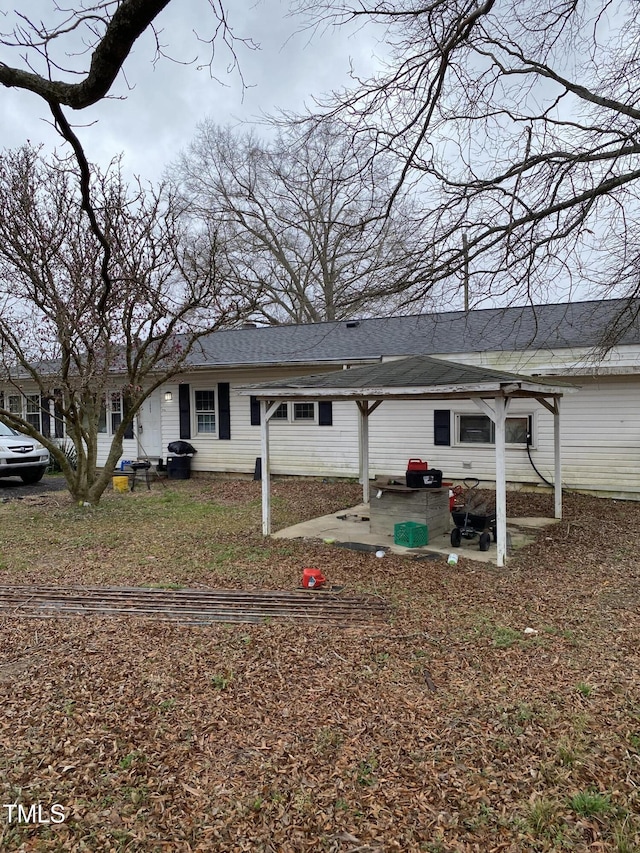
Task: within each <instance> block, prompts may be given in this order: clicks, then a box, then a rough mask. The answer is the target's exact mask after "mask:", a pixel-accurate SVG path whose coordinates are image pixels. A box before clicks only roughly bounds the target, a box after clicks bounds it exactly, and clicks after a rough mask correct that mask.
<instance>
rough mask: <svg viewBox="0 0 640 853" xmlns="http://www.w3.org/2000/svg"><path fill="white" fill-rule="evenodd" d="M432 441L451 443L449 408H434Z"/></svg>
mask: <svg viewBox="0 0 640 853" xmlns="http://www.w3.org/2000/svg"><path fill="white" fill-rule="evenodd" d="M433 443H434V444H436V445H449V444H451V412H450V411H449V409H436V410H435V411H434V413H433Z"/></svg>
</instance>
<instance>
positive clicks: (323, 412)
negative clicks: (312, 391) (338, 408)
mask: <svg viewBox="0 0 640 853" xmlns="http://www.w3.org/2000/svg"><path fill="white" fill-rule="evenodd" d="M318 426H333V403H332V402H331V400H323V402H322V403H318Z"/></svg>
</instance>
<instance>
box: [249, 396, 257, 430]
mask: <svg viewBox="0 0 640 853" xmlns="http://www.w3.org/2000/svg"><path fill="white" fill-rule="evenodd" d="M249 410H250V413H251V426H260V400H258V398H257V397H254V396H253V395H252V396H251V397H249Z"/></svg>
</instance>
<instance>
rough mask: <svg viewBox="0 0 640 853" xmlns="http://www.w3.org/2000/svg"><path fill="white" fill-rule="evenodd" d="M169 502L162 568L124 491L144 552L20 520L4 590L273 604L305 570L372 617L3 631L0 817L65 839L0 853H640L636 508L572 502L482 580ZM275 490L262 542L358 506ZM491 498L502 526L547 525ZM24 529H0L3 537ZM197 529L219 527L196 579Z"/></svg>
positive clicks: (204, 498)
mask: <svg viewBox="0 0 640 853" xmlns="http://www.w3.org/2000/svg"><path fill="white" fill-rule="evenodd" d="M180 488H181V489H183V499H184V500H186V498H187V497H189V500H191V501H192V502H193V506H194V512H193V524H192V528H191V529H186V530H182V531H180V532H179V533H178V532H176V538H177V539H178V546H179V547H181V548H183V549H185V550H184V552H183V558H182V560H181V561H180V563H179V564H178V561H177V560H176V559H175V554H176V553H177V551H173V550H172V548H173V546H174V544H175V543H172V544H170V545H168V546H167V548H166V553H165V555H164V557H163V555H162V553H161V552H160V550H156V547H155V542H156V540H155V534H154V533H153V531H152V529H151V525H152V524H154V525H162V524H163V523H164V522H163V516H162V513H161V512H160V509H159V506H160V505H159V504H157V503H153V501H154V500H156V499H157V494H154V493H151V494H148V493H145V492H140V493H139V494H138V493H136V494H135V495H134V496H126V497H127V498H129V497H132V498H133V500H132V501H130V502H129V503H128V504H127V512H128V513H129V516H130V517H133V516H134V513H141V514H140V515H139V516H136V518H137V523H138V524H142V523H143V521H144V519H145V518H146V519H147V521H146V522H145V523H147V524H148V525H150V526H149V529H148V531H147V532H148V535H147V536H146V537H145V546H149V547H145V548H143V549H141V550H134V552H133V553H132V552H131V551H126V550H123V548H122V546H121V545H120V544H119V543H118V542H117V541H116V542H113V541H112V540H108V539H102V538H101V535H100V530H99V524H100V516H99V515H96V517H95V519H94V524H95V528H94V531H95V532H94V539H93V540H92V544H91V543H90V542H89V540H87V539H85V538H83V537H84V536H85V533H84V532H83V531H84V529H85V528H84V526H83V525H84V524H85V522H84V521H83V520H76V521H74V520H73V518H75V516H72V515H67V516H65V515H64V513H65V512H68V511H67V510H65V509H64V508H59V509H56V510H55V512H56V513H58V515H57V516H55V518H54V520H57V527H56V528H55V531H54V530H53V528H50V527H47V526H46V525H48V524H49V523H50V519H49V517H48V516H43V517H41V519H40V520H36V521H34V522H33V524H36V525H38V524H42V525H45V527H43V529H42V530H43V532H42V538H43V544H42V547H41V549H40V550H36V551H35V552H34V553H33V554H32V565H33V568H31V569H29V568H25V566H26V563H21V564H20V563H19V562H17V561H18V557H19V555H20V551H19V548H20V544H19V542H17V541H16V540H13V541H14V543H15V547H16V550H15V552H14V553H15V554H16V555H17V556H15V557H14V558H12V556H11V553H9V552H7V551H6V550H5V551H4V552H3V553H2V555H1V556H2V559H3V560H4V562H5V564H6V567H5V569H4V571H3V572H2V574H3V578H2V580H3V582H10V581H13V582H15V583H18V582H19V583H24V582H25V573H26V574H27V575H28V576H29V577H31V578H32V579H34V580H35V579H37V580H38V582H41V583H52V582H56V581H55V578H58V581H57V582H59V583H71V582H75V583H90V582H91V583H93V582H96V575H99V576H100V577H102V578H104V582H106V581H107V580H108V581H110V582H117V583H124V582H127V583H131V584H140V583H145V582H146V583H153V582H154V581H163V582H171V581H172V579H175V580H176V581H177V582H184V580H185V578H187V579H190V580H193V581H196V582H198V583H201V584H202V585H211V586H220V587H226V586H229V585H231V584H235V585H236V586H238V587H241V586H242V587H245V588H255V587H257V586H260V585H263V586H265V587H268V588H280V589H290V588H292V587H293V586H295V585H297V583H298V582H299V575H300V569H301V567H302V566H303V565H318V566H320V567H322V569H323V571H324V572H325V574H327V576H328V577H329V578H330V580H331V581H332V582H333V583H336V584H341V585H344V586H345V588H346V589H347V590H349V591H354V592H369V593H375V594H378V595H382V596H384V597H385V598H387V599H388V600H389V601H390V602H391V603H392V605H393V614H392V617H391V619H390V621H389V622H388V623H382V624H380V623H375V624H372V625H368V626H367V625H364V626H363V625H358V626H357V627H356V626H354V627H351V628H346V629H345V628H340V627H336V626H332V625H320V626H311V625H306V624H300V623H293V622H287V621H278V620H274V621H273V622H271V623H269V624H261V625H235V626H228V625H224V624H217V625H211V626H206V627H186V626H180V625H176V624H170V623H160V622H154V621H151V620H145V619H123V618H106V617H95V618H75V619H67V620H62V619H61V620H55V619H54V620H38V619H23V618H20V617H19V616H17V615H14V616H7V617H5V618H3V619H2V620H0V630H1V631H2V640H3V642H2V644H1V646H0V689H1V690H2V697H3V698H2V709H3V711H2V715H1V716H0V737H1V740H2V745H3V750H2V754H1V756H0V794H1V797H2V799H1V800H0V804H9V803H14V802H18V803H22V804H24V806H25V807H26V806H28V805H29V804H33V803H40V804H42V806H43V809H44V810H45V811H44V812H43V816H44V817H46V814H47V813H48V811H49V812H50V810H51V807H52V806H53V804H56V803H57V804H60V805H61V806H63V807H64V810H65V818H66V819H65V820H64V822H62V823H48V824H46V823H39V824H34V823H30V824H26V823H23V824H18V823H17V822H15V821H14V822H8V820H7V819H6V818H7V811H6V809H3V813H2V814H0V847H1V849H2V850H3V851H4V850H7V851H10V850H15V851H18V850H24V851H48V850H51V851H78V850H80V851H82V850H85V851H111V850H113V851H202V853H205V851H225V853H226V851H234V853H235V851H251V853H254V852H255V851H265V852H266V851H273V853H290V852H291V853H294V851H296V853H297V851H309V853H315V851H335V853H346V851H351V853H356V851H361V853H365V851H366V853H382V851H384V852H385V853H387V851H389V852H390V851H410V852H411V853H412V852H413V851H416V853H417V851H430V853H437V851H460V853H472V851H479V853H493V851H506V852H507V853H521V851H523V850H527V851H528V850H533V851H555V850H573V851H587V850H604V851H618V853H620V852H621V851H625V850H628V851H631V850H635V849H639V848H640V824H639V821H638V814H639V813H640V804H639V802H638V778H640V772H639V770H640V757H639V750H640V695H639V690H638V679H637V672H638V669H639V664H640V654H639V648H638V636H639V632H638V629H639V627H640V624H639V623H640V619H639V616H638V574H639V570H638V556H639V555H638V545H637V543H638V541H640V536H639V534H640V508H639V507H638V505H637V504H631V503H621V502H613V501H598V500H597V499H595V498H589V497H582V496H572V495H569V496H567V499H566V519H565V521H563V522H562V523H561V524H558V525H556V526H554V527H552V528H550V529H547V530H546V531H544V532H543V533H541V534H540V536H539V538H538V539H537V541H536V542H535V543H534V544H532V545H531V546H529V547H527V548H526V549H524V550H523V551H521V552H519V553H517V554H516V556H515V557H514V559H513V560H512V561H511V562H510V563H509V565H508V567H507V568H506V569H500V570H498V569H496V568H495V567H491V566H488V567H484V566H483V567H479V566H478V565H477V564H471V563H469V562H467V561H465V560H464V559H461V560H460V562H459V563H458V565H457V566H456V567H455V568H452V567H450V566H448V565H447V564H446V562H445V561H444V559H443V560H441V561H438V562H422V561H421V562H414V561H412V560H410V559H406V558H400V557H395V556H393V555H388V556H387V558H386V559H385V560H384V561H379V560H376V558H375V556H373V555H371V554H362V553H355V552H350V551H345V550H343V549H337V548H332V547H330V546H326V545H323V544H321V543H312V542H298V543H291V542H288V543H276V542H273V543H271V542H269V543H264V542H263V540H262V539H261V537H260V536H259V535H258V533H257V530H258V529H259V528H258V524H259V519H257V517H254V515H255V516H257V515H259V506H258V507H257V509H255V513H254V515H248V516H244V515H243V516H242V518H243V521H242V524H241V525H239V527H238V528H233V524H232V522H231V521H230V522H229V525H228V526H227V528H225V527H224V522H225V519H227V516H226V515H224V514H226V513H232V514H233V513H235V512H236V511H237V512H240V513H245V512H246V510H247V506H252V505H255V504H256V499H257V497H258V496H259V484H255V483H252V482H243V483H236V482H232V481H227V482H224V481H221V482H210V483H199V482H197V481H195V482H190V483H185V484H184V485H181V486H180ZM274 493H275V496H276V498H277V499H278V501H277V507H276V510H277V512H278V513H279V514H280V516H279V517H280V519H281V520H282V518H283V517H287V516H288V517H289V518H290V519H291V520H299V518H300V517H304V516H305V515H306V516H307V517H311V516H313V515H316V514H322V513H324V512H327V511H330V510H331V509H333V508H334V507H335V508H336V509H337V508H339V507H340V506H341V505H342V506H348V505H350V504H353V503H356V502H357V487H354V486H351V485H348V484H347V485H345V484H317V483H309V482H306V483H305V482H303V481H293V482H291V481H283V482H280V483H277V484H276V489H275V490H274ZM354 493H356V494H355V500H353V499H352V498H353V496H354ZM509 501H510V508H509V511H510V513H511V514H521V515H535V514H540V513H541V512H542V513H544V514H548V513H549V510H550V506H551V504H550V499H549V498H548V497H547V496H528V495H524V494H514V495H510V496H509ZM134 502H135V504H134ZM169 503H170V502H169ZM336 504H337V505H336ZM146 506H153V508H154V509H153V512H152V513H148V517H147V516H145V515H144V510H145V507H146ZM113 507H114V509H113V512H118V511H122V507H124V504H123V503H119V504H118V503H117V499H116V498H114V499H113ZM207 507H210V508H211V513H212V514H211V515H210V516H206V512H205V511H206V508H207ZM216 507H222V508H223V509H222V510H221V511H220V512H218V510H217V509H215V508H216ZM294 507H295V517H294V515H293V512H294V510H293V508H294ZM254 508H255V507H254ZM37 509H38V510H39V511H40V512H42V511H43V510H42V508H40V507H37ZM33 511H34V509H33V507H32V506H28V505H24V506H20V507H14V508H13V509H12V508H10V507H9V506H6V507H0V513H5V512H6V513H7V515H6V516H4V517H3V522H7V521H11V522H12V523H15V521H16V519H17V518H18V517H23V516H18V515H16V513H18V512H19V513H24V517H30V515H29V514H30V513H31V514H32V513H33ZM111 512H112V510H111V509H110V508H109V506H107V508H106V510H105V513H106V514H107V515H108V514H109V513H111ZM201 516H203V517H205V516H206V518H211V519H214V520H215V525H214V526H213V529H212V532H211V534H210V542H209V547H210V553H211V554H213V557H212V559H211V560H210V561H209V563H207V562H206V561H205V559H204V556H203V555H204V553H205V551H206V547H207V542H206V541H205V542H204V543H202V542H201V541H200V539H201V538H202V529H204V528H200V527H198V525H199V523H200V522H199V521H198V519H199V518H201ZM223 516H224V517H223ZM109 517H110V516H109ZM231 517H232V516H229V517H228V518H231ZM64 518H67V526H66V528H65V527H63V525H62V520H63V519H64ZM109 523H110V524H111V527H112V528H113V521H112V520H111V521H110V522H109ZM3 529H4V530H8V528H7V526H5V525H4V524H3ZM196 533H197V534H198V536H196ZM54 536H55V537H56V540H55V545H54V544H53V539H54ZM190 536H192V538H189V537H190ZM74 537H75V538H74ZM198 537H200V538H198ZM33 538H34V537H33V528H32V531H31V541H32V542H33ZM162 540H163V541H165V542H166V540H167V531H166V529H165V530H164V531H161V533H160V534H159V537H158V541H162ZM47 542H49V543H50V544H49V545H48V546H47ZM220 542H222V543H223V544H224V547H225V549H226V550H225V552H224V553H225V555H226V556H225V558H224V559H221V558H220V551H219V550H217V546H218V544H219V543H220ZM83 543H84V544H83ZM178 546H176V548H178ZM54 550H55V556H56V559H53V556H54V554H53V553H52V551H54ZM88 552H89V553H90V558H87V553H88ZM150 554H153V555H155V556H157V557H158V558H159V559H158V560H156V561H149V560H147V559H146V557H147V556H149V555H150ZM259 555H263V556H264V558H261V559H258V556H259ZM94 557H95V560H97V561H98V563H99V568H98V569H97V568H96V565H95V563H94V562H93V560H94ZM56 560H57V563H56ZM528 627H530V628H532V629H534V630H536V631H537V632H538V633H537V634H535V635H532V634H530V633H529V634H527V633H525V629H526V628H528ZM47 810H48V811H47Z"/></svg>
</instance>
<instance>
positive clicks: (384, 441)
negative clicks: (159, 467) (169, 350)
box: [13, 300, 640, 498]
mask: <svg viewBox="0 0 640 853" xmlns="http://www.w3.org/2000/svg"><path fill="white" fill-rule="evenodd" d="M639 307H640V304H639V303H637V302H634V303H631V305H629V304H628V303H627V302H626V301H625V300H608V301H598V302H576V303H570V304H564V303H563V304H553V305H539V306H525V307H510V308H488V309H480V310H473V311H469V312H464V311H452V312H442V313H431V314H419V315H413V316H399V317H379V318H369V319H361V320H349V321H337V322H329V323H318V324H312V325H290V326H274V327H263V328H260V327H243V328H239V329H233V330H224V331H218V332H215V333H212V334H211V335H209V336H208V337H206V338H204V339H203V340H202V341H201V342H200V345H199V347H198V349H197V350H196V351H194V352H193V353H192V355H191V357H190V361H189V364H188V367H187V369H186V370H185V371H184V373H182V374H181V375H180V376H179V377H178V378H176V379H175V380H174V381H173V382H170V383H167V384H165V385H164V386H163V387H162V388H160V389H158V390H157V391H156V392H154V394H153V395H152V396H151V397H150V398H149V399H148V400H147V401H146V403H145V404H144V406H143V407H142V410H141V411H140V413H139V416H138V417H137V418H136V422H135V423H134V429H133V435H132V437H131V438H129V439H127V440H125V444H124V449H123V456H124V458H135V457H137V456H148V457H151V458H153V457H158V458H164V457H166V455H167V445H168V444H169V442H171V441H175V440H177V439H185V440H188V441H189V442H190V443H191V444H192V445H193V446H194V447H195V448H196V450H197V454H196V456H195V457H194V459H193V469H194V470H195V471H212V472H244V473H252V472H253V470H254V466H255V461H256V458H257V457H259V456H260V425H259V407H258V404H257V400H256V399H255V398H252V397H251V396H245V395H244V394H243V393H241V391H242V387H243V386H247V385H251V384H254V383H264V382H270V383H271V382H273V383H274V385H277V383H278V381H284V380H286V379H288V378H291V377H296V376H302V375H312V374H313V375H315V374H323V373H327V372H329V371H336V370H344V369H349V368H352V367H355V366H359V365H367V364H376V363H380V362H384V361H386V360H390V359H398V358H401V357H405V356H412V355H429V356H433V357H435V358H438V359H444V360H448V361H451V362H457V363H461V364H466V365H476V366H480V367H488V368H495V369H498V370H503V371H510V372H514V373H517V374H520V375H522V376H528V377H531V378H539V379H542V380H545V379H546V380H550V379H554V380H558V381H561V382H570V383H572V384H575V385H576V386H579V390H578V391H577V392H576V393H572V394H568V395H566V397H564V398H563V402H562V419H561V443H562V470H563V484H564V486H565V487H569V488H574V489H580V490H589V491H596V492H602V493H606V494H608V495H610V496H621V497H630V498H640V393H639V392H640V322H638V318H637V316H636V315H635V312H636V311H638V308H639ZM614 326H615V327H616V328H617V331H618V338H617V341H616V343H615V345H614V346H613V347H611V348H610V349H609V350H608V351H606V352H602V351H601V350H600V349H599V347H600V344H601V342H602V340H603V335H604V334H605V332H606V331H607V330H610V329H611V328H612V327H614ZM245 393H246V392H245ZM13 404H14V405H19V402H18V401H17V400H16V401H14V402H13ZM20 404H21V405H23V406H25V407H27V408H26V409H25V412H26V413H27V414H31V416H33V417H38V414H37V411H36V410H37V405H36V401H35V399H34V400H33V401H31V402H29V399H28V395H27V398H25V399H24V400H23V401H22V402H21V403H20ZM29 406H31V409H32V410H33V411H32V412H29V411H28V407H29ZM121 412H122V400H121V399H120V398H119V395H118V394H117V393H115V394H114V395H110V397H109V400H108V401H107V411H106V417H105V423H104V438H105V442H104V446H105V456H106V447H107V446H108V441H109V436H110V432H111V430H112V429H113V426H114V424H117V422H118V418H119V417H120V416H121ZM358 430H359V425H358V416H357V410H356V407H355V406H353V404H349V403H347V402H341V401H336V400H333V401H320V402H318V401H317V400H313V401H310V400H309V399H305V400H300V401H296V400H289V401H287V402H284V403H282V405H280V406H279V408H278V410H277V411H276V413H275V415H274V416H273V418H272V420H271V422H270V464H271V471H272V473H274V474H291V475H311V476H323V477H357V476H358V446H359V445H358V442H359V437H358ZM506 442H507V448H506V468H507V481H508V482H509V483H511V484H528V485H533V484H541V483H543V481H544V480H548V481H552V480H553V472H554V451H553V416H552V414H551V413H550V412H549V411H547V409H546V408H545V407H544V406H541V405H539V404H537V402H536V401H535V400H531V399H516V400H514V401H513V403H512V405H511V407H510V409H509V413H508V417H507V423H506ZM410 457H420V458H423V459H427V460H428V461H429V464H430V465H431V466H432V467H437V468H440V469H442V470H443V471H444V472H445V476H446V478H447V479H449V480H461V479H463V478H464V477H467V476H473V477H477V478H478V479H480V480H481V481H482V482H484V483H491V482H494V481H495V454H494V427H493V424H492V421H491V419H490V418H489V417H488V416H487V415H486V414H485V413H483V412H482V411H481V409H479V408H478V407H477V406H476V405H474V404H473V402H472V401H469V400H462V399H455V400H448V401H442V400H440V401H438V400H437V399H434V400H430V399H429V400H423V399H421V400H398V401H394V402H393V404H392V405H391V404H389V405H386V404H385V405H383V406H380V408H379V409H378V410H376V411H375V412H373V413H372V414H371V416H370V418H369V471H370V475H371V476H374V475H375V474H376V473H398V474H401V473H403V472H404V470H405V468H406V463H407V460H408V459H409V458H410Z"/></svg>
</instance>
